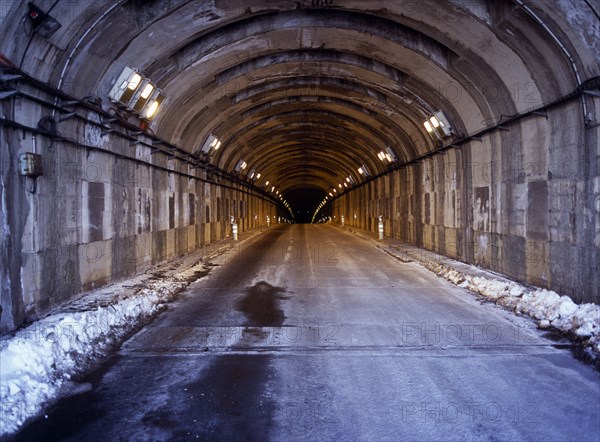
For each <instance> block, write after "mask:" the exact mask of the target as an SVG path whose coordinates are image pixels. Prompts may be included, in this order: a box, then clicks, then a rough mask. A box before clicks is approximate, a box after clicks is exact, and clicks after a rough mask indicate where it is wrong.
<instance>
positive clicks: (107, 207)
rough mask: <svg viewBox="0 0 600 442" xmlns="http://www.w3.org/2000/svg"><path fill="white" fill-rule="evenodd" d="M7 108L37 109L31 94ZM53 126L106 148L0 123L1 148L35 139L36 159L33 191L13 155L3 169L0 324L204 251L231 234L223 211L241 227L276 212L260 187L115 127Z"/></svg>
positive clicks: (23, 148)
mask: <svg viewBox="0 0 600 442" xmlns="http://www.w3.org/2000/svg"><path fill="white" fill-rule="evenodd" d="M3 110H7V109H6V107H4V109H3ZM15 112H21V113H24V114H27V115H28V116H29V117H30V119H31V121H30V123H31V125H32V127H35V124H36V123H37V121H38V119H39V117H40V115H43V109H42V107H41V106H40V107H36V106H32V105H31V104H30V103H26V104H25V106H23V107H20V106H17V107H16V108H15ZM21 121H23V120H21ZM23 122H24V123H27V122H26V121H23ZM59 129H60V130H61V131H64V132H65V133H71V134H80V135H81V136H80V140H81V141H85V142H86V143H87V144H89V145H93V146H95V147H100V148H104V149H106V150H104V151H96V150H91V151H90V150H88V149H85V148H81V147H79V146H76V145H73V144H72V143H69V142H64V141H61V140H48V139H47V138H46V137H43V136H40V135H37V136H36V135H34V134H31V133H25V135H24V132H23V131H22V130H18V129H11V128H6V127H2V128H0V140H1V141H0V143H1V145H2V148H3V155H2V156H3V158H17V157H18V154H19V153H21V152H31V151H33V150H34V149H33V147H32V144H33V143H36V144H37V146H36V147H35V150H36V151H37V152H38V153H41V154H42V155H43V169H44V178H43V179H38V180H37V184H36V185H37V189H35V193H32V188H31V186H34V184H33V182H32V181H27V180H25V179H23V177H20V176H19V174H18V171H17V163H16V162H14V161H10V162H7V163H6V168H5V170H3V177H2V178H3V182H4V187H3V204H4V208H5V209H6V211H3V215H4V216H5V217H4V216H3V218H4V219H3V220H2V221H3V225H4V226H5V229H8V231H9V232H10V235H11V237H12V238H19V239H20V241H14V240H13V241H11V240H10V238H9V239H8V241H6V242H5V243H4V244H3V246H4V247H3V252H4V253H3V262H4V263H6V264H5V265H3V266H2V272H3V287H2V288H3V290H2V329H3V331H6V330H11V329H13V328H15V327H16V326H18V325H19V324H20V323H22V322H23V321H31V320H34V319H36V318H38V317H40V316H41V315H43V314H45V313H46V312H47V311H48V310H49V309H50V308H52V307H54V306H56V305H59V304H60V303H61V302H64V301H66V300H68V299H70V298H72V297H73V296H74V295H76V294H78V293H81V292H82V291H85V290H90V289H93V288H95V287H100V286H102V285H105V284H108V283H110V282H112V281H115V280H119V279H122V278H125V277H127V276H131V275H135V274H137V273H141V272H143V271H145V270H147V269H148V268H149V267H150V266H152V265H156V264H158V263H162V262H165V261H168V260H171V259H173V258H176V257H179V256H182V255H184V254H186V253H189V252H192V251H195V250H197V249H200V248H204V251H203V254H206V255H207V256H208V255H210V253H211V251H212V249H211V247H210V244H211V243H214V242H215V241H218V240H220V239H224V238H227V237H231V235H232V231H231V225H230V216H233V217H234V218H235V220H236V223H237V224H238V230H239V232H244V231H246V230H248V229H251V228H255V227H261V226H266V225H267V216H269V218H270V220H272V221H273V222H275V220H276V218H277V213H281V210H280V209H278V208H277V206H276V205H275V204H274V202H273V201H271V200H269V199H267V198H265V197H264V196H263V195H260V194H256V193H255V194H253V193H252V192H249V191H248V189H246V188H244V187H243V186H241V185H239V184H235V183H229V186H226V182H225V180H222V182H221V184H217V182H213V183H211V182H207V181H206V178H207V173H206V172H204V173H202V172H198V171H195V170H194V169H192V168H190V167H189V165H187V164H185V163H182V162H180V161H179V160H176V159H169V157H168V155H165V154H164V153H163V154H160V153H153V152H152V149H151V148H150V147H148V146H142V145H137V146H133V147H132V146H131V145H130V141H129V140H128V139H126V138H123V137H122V136H118V135H114V134H107V135H104V136H102V135H101V131H102V129H100V128H99V127H97V126H92V125H90V124H86V123H79V124H73V123H72V122H66V123H64V124H62V125H60V126H59ZM115 154H117V155H123V156H117V155H115ZM126 157H129V159H128V158H126ZM136 160H141V161H143V162H141V161H136ZM208 178H209V179H210V177H208ZM215 181H216V180H215ZM219 181H221V180H219ZM5 240H6V238H5Z"/></svg>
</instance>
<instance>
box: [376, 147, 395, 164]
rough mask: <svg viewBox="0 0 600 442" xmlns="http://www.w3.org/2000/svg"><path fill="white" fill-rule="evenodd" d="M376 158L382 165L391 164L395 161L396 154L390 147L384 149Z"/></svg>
mask: <svg viewBox="0 0 600 442" xmlns="http://www.w3.org/2000/svg"><path fill="white" fill-rule="evenodd" d="M377 157H378V158H379V159H380V160H381V161H383V162H384V163H387V164H391V163H394V162H395V161H397V158H396V154H395V153H394V151H393V150H392V148H391V147H386V148H385V149H384V150H382V151H380V152H379V153H378V154H377Z"/></svg>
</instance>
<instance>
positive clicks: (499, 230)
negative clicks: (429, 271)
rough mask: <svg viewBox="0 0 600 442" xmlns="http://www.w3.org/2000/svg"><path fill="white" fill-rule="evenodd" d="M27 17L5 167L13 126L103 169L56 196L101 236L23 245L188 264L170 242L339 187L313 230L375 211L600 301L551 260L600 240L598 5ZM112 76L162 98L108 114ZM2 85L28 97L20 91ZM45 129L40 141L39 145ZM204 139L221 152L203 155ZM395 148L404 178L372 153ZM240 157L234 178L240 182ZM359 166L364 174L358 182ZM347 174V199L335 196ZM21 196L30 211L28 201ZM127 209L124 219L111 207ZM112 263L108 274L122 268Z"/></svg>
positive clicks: (0, 31)
mask: <svg viewBox="0 0 600 442" xmlns="http://www.w3.org/2000/svg"><path fill="white" fill-rule="evenodd" d="M27 3H28V2H27V1H26V0H18V1H14V2H8V3H7V4H6V5H4V6H5V7H4V8H3V9H2V10H1V12H2V14H3V15H2V19H3V20H2V27H1V28H0V53H1V55H2V60H7V61H6V63H5V62H4V61H2V63H3V66H8V67H10V69H12V70H13V71H14V72H17V73H19V74H23V75H24V76H23V77H22V78H21V80H19V81H16V82H15V84H16V86H15V85H14V84H13V83H10V82H3V84H2V88H1V89H0V91H1V92H2V94H3V96H5V97H7V98H6V99H2V100H0V105H1V106H3V109H2V115H3V118H5V119H6V120H7V121H10V124H11V125H12V126H10V127H11V129H10V130H11V132H10V135H9V136H8V138H7V140H8V144H7V145H9V146H10V148H11V149H13V150H14V152H13V153H15V155H16V152H20V151H21V150H25V149H28V148H29V147H27V146H25V145H24V143H25V141H23V140H24V138H23V137H22V136H21V138H19V136H18V135H17V132H18V131H19V130H20V131H21V132H22V133H23V131H25V132H27V130H30V131H33V132H32V133H35V134H37V135H36V137H37V138H36V143H37V144H36V146H37V147H40V149H48V150H49V149H50V147H48V146H52V147H54V145H55V144H57V143H59V141H58V138H57V137H62V138H61V140H62V141H61V143H63V144H64V145H61V148H60V149H55V150H53V151H52V152H51V153H50V154H49V155H52V159H53V163H52V164H50V165H47V167H48V170H52V171H54V172H56V169H57V168H58V169H60V167H59V166H55V165H54V164H63V163H64V162H65V161H67V162H68V161H70V160H73V161H74V162H75V167H76V168H77V167H80V168H82V170H85V168H86V167H88V166H89V164H88V163H89V162H94V164H95V165H96V166H97V165H98V164H100V165H102V170H103V171H104V176H101V177H95V176H94V177H92V178H98V181H97V182H93V183H92V184H91V186H89V185H88V184H85V185H84V184H81V185H80V188H77V189H76V190H75V192H76V193H77V192H79V193H77V197H76V198H74V200H73V201H70V200H69V202H68V204H70V205H71V206H77V210H79V211H81V212H82V213H84V214H85V215H82V217H80V218H81V219H80V218H77V216H75V217H71V218H68V219H69V220H71V221H69V222H71V223H75V224H77V222H81V223H83V222H84V221H82V220H84V219H85V220H88V219H91V218H89V217H90V216H92V218H93V217H94V216H97V217H99V218H101V219H99V220H98V223H99V224H102V223H103V225H104V228H103V229H100V230H101V232H100V233H98V231H96V230H94V229H93V228H91V227H89V226H88V227H89V229H88V228H82V227H81V226H72V227H73V229H74V230H73V232H74V233H72V234H71V233H65V232H63V231H61V230H60V229H61V228H62V227H63V226H58V224H60V223H57V227H56V228H55V229H54V230H53V231H52V234H48V235H47V234H46V233H45V232H42V233H39V232H29V231H28V232H27V235H28V236H27V238H38V237H39V238H43V239H44V240H46V239H47V240H48V241H50V242H51V241H54V238H63V237H64V238H71V239H69V241H72V242H74V243H77V246H78V247H80V248H81V247H83V246H84V245H87V244H88V243H93V242H94V241H100V240H102V241H107V243H108V244H110V247H111V250H115V253H118V251H119V250H122V248H121V246H120V242H121V241H131V242H135V241H142V239H140V238H139V237H138V235H142V233H144V232H146V230H148V232H147V233H148V234H149V235H150V237H151V239H144V240H143V241H146V242H145V243H143V244H141V245H139V247H140V248H141V250H150V249H151V250H152V253H150V255H151V256H152V258H151V259H152V260H161V259H163V258H165V256H167V254H168V253H184V252H185V251H186V250H187V249H186V247H188V246H187V245H186V244H185V241H184V240H183V239H181V238H186V241H188V240H189V244H195V245H198V244H201V243H202V244H203V243H207V242H210V241H212V240H213V239H215V238H222V237H225V236H227V235H228V228H229V227H228V224H227V223H228V222H229V220H230V219H231V216H234V217H236V216H240V217H241V218H240V219H243V221H241V223H242V224H243V228H247V229H249V228H251V227H256V223H257V222H258V221H256V222H255V221H254V219H255V218H254V216H259V215H260V217H261V218H260V222H266V216H275V214H277V216H283V214H285V215H286V216H288V215H289V210H288V206H290V208H291V209H292V211H293V213H297V212H298V211H299V212H301V213H302V219H301V220H302V221H307V220H308V221H310V220H311V219H312V215H313V214H315V213H316V212H317V208H318V207H319V206H320V205H321V203H322V201H323V199H324V198H325V197H326V196H328V193H329V192H330V191H331V190H332V188H333V186H338V190H343V192H337V195H335V197H334V198H328V201H327V205H326V206H325V207H321V208H320V212H319V216H325V217H328V216H331V217H332V218H333V216H337V217H338V218H337V219H340V218H341V216H342V215H345V216H346V219H347V220H348V219H349V218H348V215H349V213H350V211H352V212H353V217H352V220H351V221H349V222H353V223H354V222H355V223H356V227H357V228H364V229H370V230H373V229H374V228H375V223H376V222H378V218H379V216H382V217H383V218H384V220H385V223H386V224H385V231H386V234H389V235H390V236H393V237H395V238H399V239H403V240H405V241H409V242H412V243H415V244H417V245H419V246H422V247H425V248H428V249H431V250H435V251H436V252H438V253H441V254H444V255H448V256H452V257H456V258H459V259H462V260H463V261H466V262H471V263H480V264H482V265H484V266H487V267H489V268H492V269H494V270H496V271H498V272H501V273H504V274H507V275H510V276H512V277H514V278H516V279H519V280H523V281H526V282H529V283H533V284H538V285H541V286H544V287H559V288H560V287H565V288H566V289H565V290H566V291H567V292H569V293H574V294H576V295H577V296H579V297H580V299H584V298H585V295H584V293H585V292H589V291H593V290H596V291H597V288H598V286H599V285H598V284H600V282H598V279H597V277H593V276H587V277H585V278H580V279H577V278H576V277H575V276H573V274H574V272H572V271H566V270H565V269H564V267H563V266H562V265H561V264H560V263H562V262H575V261H577V260H580V261H581V262H594V263H597V259H598V258H597V256H598V252H597V248H598V247H599V246H600V239H599V238H600V236H598V235H599V233H598V227H597V226H598V225H600V224H598V222H597V219H598V214H597V212H598V210H597V198H598V197H597V193H598V189H600V187H598V182H597V180H598V178H597V177H598V161H597V158H598V150H597V146H598V133H597V132H598V125H597V120H598V117H597V115H598V114H600V110H599V106H600V105H599V104H598V98H597V94H596V93H595V91H596V90H597V81H598V80H597V76H598V75H600V63H599V62H598V60H600V43H599V41H600V40H599V39H598V34H599V32H600V31H599V27H598V22H599V21H600V20H598V11H597V8H595V9H594V5H593V2H590V1H588V0H579V1H573V2H570V1H547V0H474V1H462V0H421V1H418V2H414V1H405V0H347V1H346V0H332V1H326V2H321V1H316V2H315V1H312V0H310V1H309V0H273V1H268V2H265V1H264V0H161V1H159V0H154V1H142V0H98V1H94V2H91V1H90V2H87V1H81V2H80V1H68V0H57V1H56V0H55V1H52V2H39V5H40V6H41V7H42V9H45V10H46V12H48V13H49V14H50V15H51V16H52V17H55V18H56V19H57V20H58V21H59V22H60V23H61V25H62V26H61V27H60V28H59V29H58V30H57V31H56V33H55V34H54V35H52V36H50V37H49V38H44V37H42V36H41V35H40V34H39V33H37V32H31V28H30V25H29V26H28V24H29V21H28V20H29V19H28V18H26V17H25V13H26V11H27ZM125 66H131V67H134V68H136V69H139V70H140V71H141V72H142V73H143V74H144V75H145V76H146V77H148V78H150V79H151V80H152V81H153V83H154V84H155V85H156V86H157V87H159V88H161V89H162V90H163V93H164V94H165V96H166V99H165V101H164V102H163V104H162V106H161V108H160V109H159V112H158V113H157V114H156V116H155V118H154V119H153V120H152V121H150V122H142V121H140V119H139V117H138V116H136V115H135V113H132V112H130V111H128V110H125V109H124V108H123V107H119V106H117V105H116V104H115V103H112V102H111V101H110V100H109V99H108V94H109V91H110V90H111V89H112V87H113V86H114V84H115V81H116V79H117V77H118V76H119V74H120V73H121V72H122V70H123V68H124V67H125ZM7 69H8V68H7ZM11 73H12V71H11ZM5 83H6V84H5ZM13 87H17V88H19V87H22V88H23V90H19V91H18V93H17V94H16V95H14V96H13V95H11V94H12V88H13ZM31 103H34V104H31ZM73 103H75V104H73ZM5 104H6V105H5ZM32 106H34V107H35V108H32ZM438 110H441V111H442V112H443V113H444V115H445V116H446V117H447V118H448V121H449V123H450V124H451V126H452V128H453V131H452V133H451V134H449V135H448V136H443V137H440V138H439V139H438V138H437V137H431V136H430V135H429V134H428V133H427V131H426V129H425V126H424V122H425V121H426V119H428V118H430V117H431V115H432V114H433V113H434V112H436V111H438ZM6 124H8V123H6ZM54 127H55V128H56V133H53V134H51V137H50V139H49V140H48V139H46V138H45V137H46V136H49V135H48V133H46V132H42V134H40V132H39V131H43V130H46V129H48V128H50V129H53V128H54ZM36 131H37V132H36ZM22 133H21V135H22ZM27 133H28V132H27ZM210 134H213V135H215V136H217V137H218V138H219V139H220V140H221V141H222V146H221V148H220V149H219V150H218V151H216V152H214V151H213V152H210V153H209V154H208V155H204V154H201V153H200V147H201V146H202V145H203V143H204V142H205V140H206V139H207V137H208V136H209V135H210ZM30 135H31V134H30ZM28 142H29V144H32V140H28ZM69 143H70V144H69ZM67 144H68V145H69V146H71V145H72V146H71V147H65V146H66V145H67ZM13 146H14V147H13ZM73 146H75V147H73ZM388 147H389V148H391V149H392V150H393V152H394V153H395V156H396V157H397V162H393V163H392V164H388V162H387V161H381V160H380V159H379V158H378V156H377V155H378V153H379V152H380V151H381V150H382V149H385V148H388ZM61 149H63V150H61ZM72 149H77V150H78V152H80V153H79V154H75V153H74V152H73V151H72ZM102 155H105V156H107V157H110V158H112V162H111V161H109V160H108V159H106V158H104V157H102ZM97 157H102V159H101V160H99V159H98V158H97ZM113 157H114V158H113ZM240 160H244V161H246V162H247V168H246V169H245V170H242V171H236V170H235V169H236V165H237V164H238V162H239V161H240ZM121 163H124V164H129V165H131V164H134V165H135V168H134V171H133V172H131V175H132V176H135V177H136V178H135V179H136V180H137V181H136V182H135V185H133V184H132V185H131V186H130V187H131V188H128V187H127V185H123V184H122V183H118V185H114V183H113V181H114V176H116V175H118V174H125V175H127V173H125V172H123V171H122V170H121V168H124V167H125V166H123V165H122V164H121ZM130 163H131V164H130ZM363 165H364V166H366V168H367V169H368V170H369V172H370V175H369V176H363V175H360V174H359V173H358V168H359V167H362V166H363ZM90 167H91V166H90ZM250 170H256V171H259V172H260V173H261V174H262V179H261V180H258V181H256V180H253V179H251V178H250V176H249V172H250ZM59 172H60V171H59ZM80 175H84V176H87V175H86V174H85V173H84V172H81V173H80ZM348 175H352V176H353V179H354V180H355V184H356V185H355V186H349V187H348V188H346V187H344V188H343V189H339V184H340V183H341V182H342V181H343V180H344V179H345V177H347V176H348ZM53 176H54V179H55V181H51V180H50V182H51V183H53V185H54V186H55V187H56V189H53V190H52V191H56V192H58V191H59V190H60V191H61V192H63V193H64V192H66V190H65V189H62V188H60V184H59V182H60V180H61V179H62V178H64V177H62V175H60V173H57V174H55V175H53ZM175 177H177V178H175ZM88 178H89V177H88ZM266 178H268V179H269V180H270V182H271V183H275V184H276V189H277V191H278V192H280V193H279V194H273V193H272V192H270V190H271V189H269V188H266V187H265V181H266ZM10 179H13V180H15V179H16V178H15V177H12V178H10ZM69 180H72V179H71V178H67V181H66V182H72V181H69ZM92 181H93V180H92ZM86 183H87V181H86ZM342 185H343V182H342ZM19 186H21V187H19ZM271 187H272V186H271ZM117 188H118V189H121V190H124V191H123V192H121V193H119V192H117V191H116V190H115V189H117ZM15 189H20V190H19V191H20V192H21V191H22V192H23V195H20V196H19V197H18V198H17V197H15V198H16V199H15V201H14V206H15V207H21V206H22V207H24V209H19V210H24V211H25V212H26V213H24V214H23V216H24V217H27V216H29V212H28V211H27V207H28V206H27V205H26V204H25V203H23V201H26V199H25V196H27V195H26V194H25V192H27V191H28V190H27V189H26V188H23V187H22V183H18V184H15ZM42 189H43V191H42V194H43V195H48V194H51V193H52V191H49V190H48V189H47V188H43V186H42ZM90 189H91V190H90ZM97 189H101V190H97ZM30 190H31V189H30ZM67 190H69V191H70V189H67ZM44 192H46V193H44ZM94 192H99V194H102V195H106V198H107V200H106V201H110V203H108V202H107V203H106V207H104V208H103V209H102V210H98V211H97V213H96V212H94V213H92V214H91V215H90V214H88V213H87V212H86V210H84V209H82V208H81V207H79V205H81V204H84V202H85V201H87V199H86V198H88V197H89V198H92V201H95V199H94V198H99V197H98V196H97V194H95V193H94ZM340 194H341V196H340ZM127 198H131V201H130V200H127ZM282 199H285V200H286V201H287V203H289V204H287V205H286V204H284V202H283V201H282ZM122 200H123V201H124V202H123V204H122V205H123V207H128V208H133V207H135V209H131V210H132V211H133V212H135V214H131V213H130V212H129V211H128V210H129V209H121V208H120V207H119V208H118V210H112V206H111V208H109V207H108V205H109V204H115V205H116V206H118V205H119V204H120V203H119V202H120V201H122ZM65 204H67V203H65ZM71 206H69V207H71ZM186 211H187V212H189V213H188V215H186V216H183V215H181V214H182V213H184V212H185V213H187V212H186ZM307 211H308V212H309V213H310V215H311V216H309V217H308V218H307V217H306V216H305V215H306V212H307ZM251 213H252V215H251ZM165 214H168V216H167V215H165ZM354 215H356V217H354ZM121 216H122V217H124V218H126V219H125V220H124V221H123V220H121V218H119V217H121ZM178 216H179V218H177V217H178ZM85 217H87V218H85ZM17 218H18V217H15V218H14V220H13V224H14V226H15V227H14V229H16V231H15V233H14V237H15V238H17V239H18V238H21V236H22V234H24V233H23V229H25V227H22V225H21V224H22V223H19V222H17ZM74 219H77V220H78V221H73V220H74ZM100 221H102V222H100ZM120 221H123V222H122V223H120ZM136 223H138V224H139V225H138V224H136ZM88 224H89V223H88ZM92 224H93V223H92ZM92 224H89V225H92ZM29 225H30V224H27V226H29ZM132 226H135V227H132ZM194 226H196V227H194ZM27 228H29V227H27ZM90 229H91V230H90ZM178 229H179V230H178ZM185 229H188V230H189V232H188V230H185ZM9 230H10V229H9V228H7V229H5V231H9ZM88 230H89V231H88ZM183 230H185V233H181V232H180V231H183ZM167 231H168V232H170V233H169V235H171V236H170V237H169V239H166V237H165V235H166V233H164V232H167ZM176 231H177V232H179V233H177V235H179V236H178V237H177V238H178V239H174V235H175V233H173V232H176ZM192 231H193V233H190V232H192ZM110 232H112V233H110ZM124 232H125V233H124ZM136 232H142V233H139V234H138V233H136ZM38 233H39V234H38ZM70 235H71V236H70ZM111 235H113V236H111ZM73 238H75V239H73ZM123 238H125V239H123ZM44 240H42V242H43V241H44ZM16 243H19V241H18V240H16ZM11 244H12V243H11ZM173 244H176V246H174V245H173ZM63 245H64V244H63ZM45 246H48V245H47V244H45V243H44V244H43V245H40V247H42V249H43V247H45ZM65 247H66V246H65ZM190 247H193V246H190ZM36 250H37V249H36ZM533 250H541V251H542V252H541V253H542V255H543V259H534V258H535V257H534V258H532V256H531V255H532V254H533V252H532V251H533ZM175 251H176V252H175ZM80 252H81V251H80V250H78V251H77V253H80ZM15 253H17V251H15ZM136 256H137V255H136ZM122 258H123V257H118V259H117V258H115V259H114V260H113V261H112V262H113V264H111V266H113V267H114V268H115V269H119V268H122V267H127V266H126V265H122V264H119V262H120V261H119V260H121V259H122ZM36 259H37V258H36ZM40 259H41V258H40ZM71 261H74V262H78V260H76V259H72V260H71ZM71 261H69V262H71ZM133 262H134V263H137V261H136V260H134V261H133ZM82 269H84V270H81V271H80V269H79V268H77V269H71V270H72V272H74V273H75V274H79V275H80V282H81V284H80V285H81V287H84V286H86V284H91V283H92V282H94V281H96V280H97V281H105V282H106V281H110V280H111V278H112V277H113V276H114V275H113V274H112V273H110V272H109V271H108V270H107V269H103V271H104V273H102V272H96V273H94V272H92V271H90V272H89V274H86V273H85V272H86V271H89V266H87V265H86V264H85V263H82ZM46 270H47V274H48V275H52V274H56V273H57V271H56V269H53V270H49V267H48V266H47V269H46ZM134 270H135V269H133V270H131V272H133V271H134ZM115 272H116V270H115ZM21 273H22V272H21V269H20V267H19V268H17V267H15V268H14V269H13V274H14V275H20V274H21ZM115 277H116V276H115ZM94 278H95V279H94ZM41 279H43V278H41ZM590 281H592V282H590ZM19 284H20V282H19V281H14V285H15V286H20V285H19ZM36 287H37V286H36ZM36 290H37V291H36ZM61 290H62V289H61ZM64 290H66V288H65V289H64ZM33 292H35V293H38V292H39V290H38V289H33ZM15 302H16V301H15ZM36 302H37V301H36ZM21 304H23V303H21ZM15 305H16V304H15ZM39 305H44V304H43V302H41V301H40V303H39ZM23 308H25V307H23ZM34 310H35V309H34ZM15 317H21V318H23V317H24V313H22V312H21V313H18V314H16V316H15Z"/></svg>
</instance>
